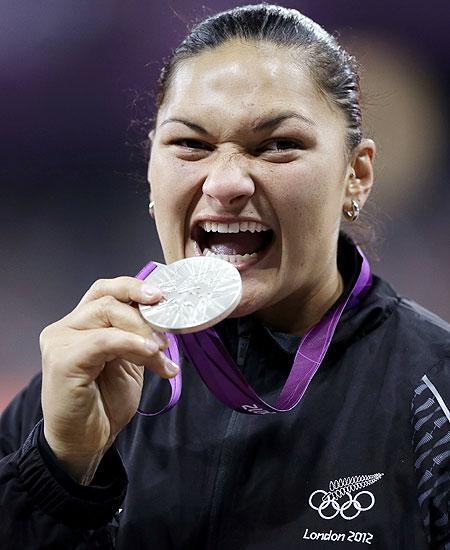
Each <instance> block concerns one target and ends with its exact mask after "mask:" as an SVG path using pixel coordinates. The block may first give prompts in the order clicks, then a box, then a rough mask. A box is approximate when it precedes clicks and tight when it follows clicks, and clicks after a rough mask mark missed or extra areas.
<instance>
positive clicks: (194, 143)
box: [172, 139, 213, 151]
mask: <svg viewBox="0 0 450 550" xmlns="http://www.w3.org/2000/svg"><path fill="white" fill-rule="evenodd" d="M172 144H173V145H178V146H179V147H182V148H183V149H190V150H199V149H201V150H204V151H212V150H213V147H212V146H211V145H209V143H205V142H204V141H200V140H198V139H178V140H176V141H173V142H172Z"/></svg>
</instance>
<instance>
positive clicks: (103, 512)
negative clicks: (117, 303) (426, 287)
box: [0, 277, 450, 550]
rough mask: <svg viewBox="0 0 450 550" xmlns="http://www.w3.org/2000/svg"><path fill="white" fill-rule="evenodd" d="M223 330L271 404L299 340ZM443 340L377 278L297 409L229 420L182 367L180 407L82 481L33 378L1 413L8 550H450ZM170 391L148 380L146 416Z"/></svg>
mask: <svg viewBox="0 0 450 550" xmlns="http://www.w3.org/2000/svg"><path fill="white" fill-rule="evenodd" d="M218 330H219V333H220V335H221V337H222V338H223V339H224V341H225V343H226V345H227V346H228V347H229V349H230V350H231V351H232V353H233V354H234V356H235V357H236V360H237V363H238V365H239V366H240V367H241V368H242V369H243V371H244V374H245V375H246V376H247V378H248V379H249V380H250V382H251V383H252V384H253V385H254V387H255V388H256V389H257V391H259V392H260V393H261V394H262V395H263V397H264V398H265V399H267V400H268V401H269V402H270V401H271V400H272V401H273V399H274V397H275V396H276V395H277V393H278V392H279V391H280V389H281V387H282V384H283V382H284V380H285V379H286V376H287V373H288V370H289V365H290V363H291V362H292V359H293V351H295V345H296V343H297V341H296V339H295V337H289V336H287V335H283V334H280V333H274V332H272V331H269V330H268V329H267V328H265V327H263V326H261V325H260V324H258V323H257V322H256V321H255V320H253V319H252V318H251V317H250V318H243V319H240V320H228V321H225V322H223V323H222V324H221V325H220V326H219V329H218ZM449 335H450V329H449V326H448V325H447V324H446V323H444V322H443V321H442V320H440V319H438V318H437V317H435V316H434V315H432V314H431V313H429V312H427V311H425V310H423V309H422V308H420V307H419V306H417V305H416V304H413V303H411V302H410V301H408V300H405V299H401V298H399V297H398V296H397V295H396V293H395V292H394V291H393V290H392V289H391V287H390V286H389V285H388V284H387V283H385V282H383V281H382V280H380V279H378V278H376V277H375V280H374V284H373V287H372V289H371V291H370V292H369V294H368V295H367V296H366V297H365V299H364V301H363V303H362V304H361V305H360V306H359V307H358V308H357V309H355V310H350V311H348V312H346V313H345V314H344V315H343V317H342V319H341V321H340V323H339V325H338V327H337V330H336V333H335V336H334V338H333V341H332V344H331V346H330V348H329V350H328V353H327V355H326V357H325V360H324V362H323V364H322V366H321V367H320V369H319V371H318V373H317V374H316V376H315V377H314V379H313V381H312V383H311V385H310V387H309V388H308V390H307V392H306V394H305V397H304V398H303V400H302V401H301V403H300V404H299V406H298V407H296V408H295V409H294V410H293V411H291V412H288V413H283V414H276V415H264V416H250V415H244V414H240V413H237V412H235V411H231V410H229V409H227V408H225V407H224V406H223V405H222V404H221V403H220V402H219V401H217V400H216V398H215V397H214V396H213V395H212V394H211V393H210V392H209V391H208V390H207V388H206V387H205V386H204V384H203V383H202V381H201V380H200V377H199V376H198V375H197V373H196V371H195V370H194V369H193V368H192V367H191V366H190V365H189V364H187V363H186V361H184V368H183V382H184V386H183V395H182V398H181V400H180V402H179V403H178V405H177V406H176V407H175V409H173V410H172V411H170V412H169V413H167V414H165V415H163V416H161V417H156V418H146V417H142V416H139V415H136V416H135V417H134V419H133V420H132V421H131V422H130V424H129V425H128V426H127V427H126V428H125V429H124V430H123V431H122V432H121V434H120V435H119V437H118V439H117V441H116V444H115V446H114V447H113V448H112V449H110V451H108V453H107V455H106V456H105V458H104V459H103V461H102V463H101V465H100V467H99V470H98V471H97V474H96V476H95V478H94V480H93V483H92V484H91V486H89V487H82V486H79V485H78V484H77V483H76V482H75V481H73V480H72V479H71V478H70V477H69V476H68V475H66V474H65V473H64V472H63V471H62V470H61V469H60V468H59V466H58V463H57V461H56V459H55V457H54V455H53V454H52V452H51V450H50V449H49V447H48V445H47V443H46V442H45V439H44V437H43V429H42V421H41V418H42V411H41V407H40V384H41V380H40V377H39V376H38V377H36V378H34V379H33V381H32V382H31V384H30V385H29V386H28V388H26V389H25V390H24V391H23V392H22V393H21V394H20V395H18V396H17V397H16V398H15V400H14V401H13V402H12V403H11V405H10V406H9V407H8V408H7V409H6V411H5V412H4V414H3V416H2V418H1V425H0V455H1V456H2V457H3V458H2V460H1V461H0V507H1V508H0V548H1V549H2V550H7V549H21V550H23V549H28V548H32V549H41V548H46V549H63V548H64V549H72V548H73V549H75V548H76V549H85V548H120V549H122V550H125V549H127V550H128V549H134V550H137V549H139V548H149V549H157V550H166V549H177V550H178V549H180V550H181V549H193V550H201V549H217V550H230V549H236V550H244V549H245V550H253V549H254V550H273V549H275V550H278V549H279V550H298V549H299V548H301V549H309V548H311V549H327V548H330V549H339V548H355V547H356V548H358V547H359V548H361V547H363V548H364V547H366V546H367V545H370V546H371V547H372V548H377V549H382V550H397V549H401V550H411V549H415V550H422V549H425V548H442V549H444V548H446V549H447V548H450V526H449V509H450V475H449V472H450V413H449V408H450V359H449V357H450V353H449V349H450V346H449ZM168 395H169V390H168V383H167V382H166V381H164V380H161V379H158V378H157V377H152V376H151V375H150V374H149V375H147V374H146V378H145V383H144V391H143V396H142V401H141V408H143V409H144V410H157V407H158V406H159V405H162V404H163V403H164V402H165V401H166V400H167V397H168Z"/></svg>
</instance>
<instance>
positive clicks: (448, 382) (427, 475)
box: [411, 362, 450, 550]
mask: <svg viewBox="0 0 450 550" xmlns="http://www.w3.org/2000/svg"><path fill="white" fill-rule="evenodd" d="M411 412H412V425H413V449H414V460H415V464H414V465H415V468H416V472H417V480H418V499H419V506H420V509H421V514H422V519H423V524H424V528H425V532H426V534H427V537H428V542H429V543H430V548H432V549H435V550H450V363H448V362H447V363H446V364H445V363H442V364H439V365H437V366H436V367H434V368H433V369H432V370H431V371H430V372H429V373H427V374H426V375H424V376H423V377H422V380H421V383H420V384H419V386H418V387H417V388H416V390H415V392H414V398H413V401H412V407H411Z"/></svg>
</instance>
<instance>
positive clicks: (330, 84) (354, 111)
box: [156, 4, 362, 151]
mask: <svg viewBox="0 0 450 550" xmlns="http://www.w3.org/2000/svg"><path fill="white" fill-rule="evenodd" d="M233 39H238V40H245V41H265V42H272V43H273V44H276V45H280V46H284V47H289V48H293V49H297V50H298V49H302V50H303V51H304V53H305V54H306V55H305V56H304V61H305V62H306V64H307V66H308V68H309V70H310V72H311V75H312V77H313V79H314V81H315V83H316V85H317V87H318V89H319V90H320V91H321V92H322V93H324V94H325V96H326V97H327V98H328V99H329V100H331V102H332V103H334V104H335V105H336V106H337V107H339V108H340V109H341V110H342V111H343V113H344V114H345V117H346V120H347V129H348V135H347V146H348V149H349V150H350V151H352V150H353V149H354V147H356V146H357V145H358V144H359V143H360V141H361V139H362V127H361V107H360V103H359V100H360V88H359V75H358V69H357V64H356V62H355V59H354V58H353V57H352V56H350V55H349V54H348V53H347V52H346V51H345V50H344V49H343V48H342V47H341V46H340V45H339V44H338V42H337V41H336V39H335V38H334V37H333V36H331V35H330V34H328V33H327V32H326V31H325V30H324V29H323V28H322V27H321V26H320V25H318V24H317V23H315V22H314V21H312V20H311V19H309V18H308V17H306V16H305V15H302V14H301V13H300V12H298V11H297V10H294V9H288V8H283V7H281V6H275V5H270V4H257V5H250V6H242V7H238V8H233V9H231V10H228V11H224V12H221V13H219V14H217V15H214V16H212V17H208V18H207V19H205V20H203V21H202V22H200V23H199V24H198V25H196V26H194V27H193V29H192V30H191V32H190V33H189V34H188V36H187V37H186V38H185V39H184V40H183V42H182V43H181V44H180V45H179V46H178V47H177V48H176V49H175V50H174V52H173V54H172V56H171V58H170V59H169V60H168V62H167V63H166V65H165V66H164V67H163V69H162V71H161V75H160V79H159V92H158V96H157V102H156V104H157V107H158V108H159V107H160V106H161V105H162V103H163V102H164V99H165V97H166V95H167V91H168V89H169V88H170V85H171V82H172V79H173V76H174V74H175V72H176V69H177V66H178V65H179V64H180V63H181V62H182V61H184V60H186V59H189V58H192V57H194V56H196V55H198V54H200V53H201V52H203V51H205V50H208V49H209V50H212V49H214V48H217V47H218V46H221V45H222V44H224V43H226V42H228V41H230V40H233ZM302 60H303V59H302Z"/></svg>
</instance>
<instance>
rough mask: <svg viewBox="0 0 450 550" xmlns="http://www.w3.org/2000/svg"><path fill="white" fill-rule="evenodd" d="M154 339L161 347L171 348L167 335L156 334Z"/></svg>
mask: <svg viewBox="0 0 450 550" xmlns="http://www.w3.org/2000/svg"><path fill="white" fill-rule="evenodd" d="M153 338H154V339H155V340H156V341H157V342H158V343H159V345H160V346H163V347H164V349H166V348H167V347H168V346H169V340H168V338H167V336H166V335H165V334H163V333H162V332H156V331H155V332H154V333H153Z"/></svg>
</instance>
